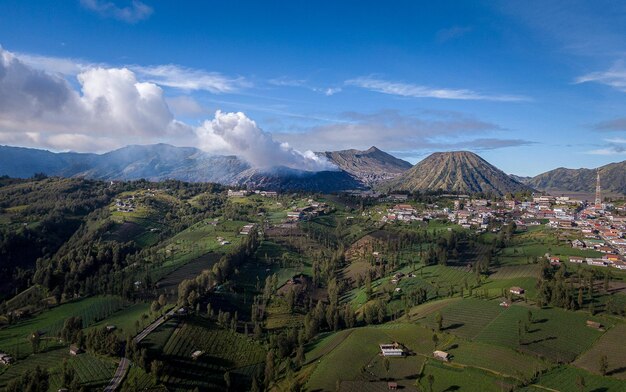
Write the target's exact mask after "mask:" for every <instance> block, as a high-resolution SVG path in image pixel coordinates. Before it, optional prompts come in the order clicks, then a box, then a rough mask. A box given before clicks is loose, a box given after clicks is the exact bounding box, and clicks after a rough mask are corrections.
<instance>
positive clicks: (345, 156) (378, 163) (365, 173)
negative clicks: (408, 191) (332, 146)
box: [317, 147, 412, 186]
mask: <svg viewBox="0 0 626 392" xmlns="http://www.w3.org/2000/svg"><path fill="white" fill-rule="evenodd" d="M317 155H319V156H323V157H326V158H327V159H328V160H329V161H331V162H332V163H334V164H335V165H337V167H339V168H340V169H341V170H343V171H345V172H347V173H350V174H351V175H353V176H354V177H355V178H357V179H358V180H359V181H361V182H362V183H363V184H365V185H368V186H372V185H376V184H378V183H380V182H383V181H385V180H389V179H391V178H394V177H396V176H398V175H399V174H402V173H404V172H405V171H407V170H408V169H410V168H411V167H412V165H411V164H410V163H409V162H407V161H403V160H402V159H398V158H396V157H394V156H392V155H390V154H387V153H386V152H384V151H381V150H379V149H378V148H376V147H370V148H369V149H368V150H365V151H359V150H342V151H327V152H320V153H317Z"/></svg>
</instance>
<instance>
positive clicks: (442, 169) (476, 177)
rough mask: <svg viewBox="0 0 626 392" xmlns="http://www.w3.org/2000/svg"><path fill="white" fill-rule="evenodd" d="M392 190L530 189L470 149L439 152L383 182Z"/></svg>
mask: <svg viewBox="0 0 626 392" xmlns="http://www.w3.org/2000/svg"><path fill="white" fill-rule="evenodd" d="M381 187H382V188H384V189H388V190H398V191H411V192H414V191H436V190H441V191H444V192H457V193H485V194H496V195H504V194H506V193H509V192H519V191H526V190H529V188H528V187H527V186H525V185H524V184H521V183H520V182H518V181H516V180H514V179H513V178H511V177H510V176H508V175H507V174H505V173H504V172H503V171H502V170H500V169H498V168H496V167H495V166H493V165H491V164H490V163H489V162H487V161H485V160H484V159H483V158H481V157H480V156H478V155H476V154H474V153H472V152H469V151H454V152H436V153H434V154H431V155H429V156H428V157H426V158H425V159H424V160H423V161H421V162H419V163H418V164H416V165H415V166H413V167H412V168H411V169H409V170H408V171H406V172H405V173H403V174H401V175H399V176H398V177H396V178H394V179H392V180H390V181H387V182H385V183H383V184H381Z"/></svg>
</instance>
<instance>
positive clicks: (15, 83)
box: [0, 48, 193, 151]
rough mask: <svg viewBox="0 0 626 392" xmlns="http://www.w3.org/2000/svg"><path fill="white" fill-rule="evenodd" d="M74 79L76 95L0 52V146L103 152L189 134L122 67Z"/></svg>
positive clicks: (60, 81)
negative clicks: (113, 148) (77, 87)
mask: <svg viewBox="0 0 626 392" xmlns="http://www.w3.org/2000/svg"><path fill="white" fill-rule="evenodd" d="M77 81H78V83H79V85H80V91H76V90H74V89H73V88H72V87H71V86H70V85H69V83H68V82H67V81H66V80H65V79H64V78H63V77H61V76H59V75H55V74H49V73H47V72H44V71H41V70H37V69H34V68H32V67H30V66H28V65H26V64H24V63H23V62H22V61H21V60H20V59H18V58H17V57H16V56H14V55H13V54H11V53H9V52H7V51H5V50H3V49H2V48H0V142H4V143H8V142H11V143H14V144H19V143H21V144H25V145H38V146H43V147H50V148H56V149H58V148H59V147H61V146H63V147H65V148H72V149H76V150H82V151H85V150H87V151H103V150H105V149H108V148H109V147H111V146H122V145H125V144H128V143H131V142H134V141H141V142H143V143H146V142H150V141H157V140H163V139H167V138H172V139H177V140H188V139H189V137H192V136H193V130H192V129H191V128H190V127H188V126H186V125H184V124H181V123H179V122H177V121H176V120H175V119H174V117H173V115H172V113H171V112H170V110H169V108H168V106H167V104H166V102H165V99H164V97H163V91H162V90H161V88H160V87H159V86H157V85H155V84H153V83H146V82H139V81H138V80H137V79H136V77H135V74H134V73H133V72H132V71H130V70H128V69H126V68H99V67H97V68H90V69H87V70H85V71H83V72H81V73H79V74H78V75H77ZM64 143H67V144H64Z"/></svg>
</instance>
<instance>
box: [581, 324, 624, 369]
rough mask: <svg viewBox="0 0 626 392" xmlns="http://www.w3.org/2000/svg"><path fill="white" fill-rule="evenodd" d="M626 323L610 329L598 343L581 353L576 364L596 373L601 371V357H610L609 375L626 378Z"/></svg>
mask: <svg viewBox="0 0 626 392" xmlns="http://www.w3.org/2000/svg"><path fill="white" fill-rule="evenodd" d="M625 342H626V324H617V325H616V326H615V327H613V328H611V329H609V330H608V331H607V332H606V333H605V334H604V335H602V337H601V338H600V339H598V341H597V342H596V344H594V345H593V347H591V349H589V350H588V351H587V352H585V353H584V354H583V355H581V356H580V357H579V358H578V359H577V360H576V362H574V366H576V367H579V368H582V369H585V370H587V371H590V372H592V373H595V374H599V373H600V358H601V357H602V356H603V355H606V356H607V359H608V365H609V366H608V372H607V375H610V376H611V377H615V378H619V379H621V380H626V347H625Z"/></svg>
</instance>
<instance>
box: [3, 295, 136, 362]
mask: <svg viewBox="0 0 626 392" xmlns="http://www.w3.org/2000/svg"><path fill="white" fill-rule="evenodd" d="M123 305H124V301H123V300H122V299H121V298H119V297H115V296H103V297H91V298H85V299H81V300H76V301H72V302H68V303H66V304H63V305H60V306H57V307H55V308H53V309H51V310H49V311H46V312H43V313H42V314H40V315H38V316H36V317H34V318H32V319H29V320H26V321H23V322H18V323H17V324H15V325H12V326H10V327H8V328H4V329H0V350H3V351H4V352H8V353H11V354H13V355H14V356H16V357H18V358H21V357H23V356H25V355H28V354H30V353H32V348H31V345H30V343H29V342H28V341H27V339H26V337H27V335H28V334H30V333H33V332H34V331H41V332H43V333H44V336H45V337H47V338H49V337H55V336H57V335H58V333H59V332H60V331H61V329H62V328H63V323H64V322H65V320H66V319H67V318H69V317H71V316H79V317H81V318H82V321H83V327H87V326H89V325H92V324H94V323H95V322H96V321H98V320H102V319H104V318H106V317H107V316H109V315H112V314H113V313H115V312H116V311H118V310H119V309H121V308H122V307H123ZM43 342H44V344H46V343H47V342H48V340H47V339H44V340H43ZM50 344H54V343H52V342H50Z"/></svg>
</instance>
